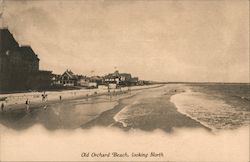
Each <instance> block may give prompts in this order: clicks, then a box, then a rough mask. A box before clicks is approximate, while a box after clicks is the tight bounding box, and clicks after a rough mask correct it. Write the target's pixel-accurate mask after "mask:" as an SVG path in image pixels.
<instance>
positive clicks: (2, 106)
mask: <svg viewBox="0 0 250 162" xmlns="http://www.w3.org/2000/svg"><path fill="white" fill-rule="evenodd" d="M1 110H2V112H3V110H4V104H3V103H2V104H1Z"/></svg>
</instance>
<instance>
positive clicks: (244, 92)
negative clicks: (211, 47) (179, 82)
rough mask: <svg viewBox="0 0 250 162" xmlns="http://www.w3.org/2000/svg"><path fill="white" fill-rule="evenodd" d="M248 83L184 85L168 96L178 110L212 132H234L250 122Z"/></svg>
mask: <svg viewBox="0 0 250 162" xmlns="http://www.w3.org/2000/svg"><path fill="white" fill-rule="evenodd" d="M249 92H250V91H249V84H200V85H187V86H186V87H185V92H184V93H179V94H176V95H173V96H172V97H171V101H172V102H173V103H174V104H175V106H176V107H177V109H178V111H179V112H181V113H183V114H186V115H187V116H189V117H191V118H193V119H195V120H197V121H199V122H200V123H202V124H203V125H205V126H208V127H210V128H212V129H213V130H220V129H236V128H239V127H241V126H248V125H249V121H250V112H249V105H250V95H249Z"/></svg>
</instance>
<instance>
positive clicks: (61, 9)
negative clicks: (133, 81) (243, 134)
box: [3, 0, 249, 82]
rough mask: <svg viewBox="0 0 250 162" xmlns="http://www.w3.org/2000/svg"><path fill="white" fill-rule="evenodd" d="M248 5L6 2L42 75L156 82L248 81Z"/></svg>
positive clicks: (11, 22)
mask: <svg viewBox="0 0 250 162" xmlns="http://www.w3.org/2000/svg"><path fill="white" fill-rule="evenodd" d="M248 3H249V1H248V0H218V1H217V0H201V1H198V0H178V1H171V0H165V1H164V0H159V1H158V0H148V1H147V0H138V1H135V0H91V1H90V0H89V1H88V0H85V1H84V0H75V1H69V0H64V1H63V0H60V1H59V0H58V1H57V0H53V1H49V0H45V1H42V0H41V1H40V0H36V1H31V0H30V1H29V0H26V1H14V0H11V1H7V0H6V1H5V3H4V6H5V7H4V16H3V17H4V25H5V26H8V27H9V29H10V30H11V32H12V33H13V34H14V36H15V38H16V39H17V40H18V41H19V43H20V44H23V45H27V44H29V45H31V46H32V48H33V49H34V51H35V52H36V53H37V54H38V55H39V58H40V59H41V61H40V68H41V69H46V70H53V72H54V73H62V72H63V71H64V70H66V69H71V70H72V71H73V72H75V73H79V74H84V75H90V71H91V70H94V71H95V72H94V74H95V75H101V74H106V73H109V72H113V71H114V67H115V66H116V67H118V69H119V71H121V72H131V73H132V74H134V75H135V76H139V77H140V78H141V79H150V80H158V81H216V82H248V81H249V26H248V25H249V17H248V16H249V4H248Z"/></svg>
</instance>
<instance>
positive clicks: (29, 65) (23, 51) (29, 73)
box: [0, 28, 51, 92]
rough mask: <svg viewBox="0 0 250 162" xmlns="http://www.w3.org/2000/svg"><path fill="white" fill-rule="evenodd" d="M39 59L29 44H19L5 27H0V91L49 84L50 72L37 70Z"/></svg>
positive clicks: (41, 86)
mask: <svg viewBox="0 0 250 162" xmlns="http://www.w3.org/2000/svg"><path fill="white" fill-rule="evenodd" d="M39 61H40V60H39V58H38V57H37V55H36V54H35V52H34V51H33V49H32V48H31V47H30V46H19V44H18V43H17V42H16V40H15V38H14V37H13V35H12V34H11V33H10V31H9V30H8V29H7V28H3V29H0V92H2V91H21V90H29V89H32V90H34V89H35V90H36V89H41V88H44V87H48V86H50V83H49V82H48V80H49V79H50V77H51V72H49V71H39ZM39 80H40V81H39Z"/></svg>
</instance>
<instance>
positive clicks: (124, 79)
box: [104, 71, 139, 86]
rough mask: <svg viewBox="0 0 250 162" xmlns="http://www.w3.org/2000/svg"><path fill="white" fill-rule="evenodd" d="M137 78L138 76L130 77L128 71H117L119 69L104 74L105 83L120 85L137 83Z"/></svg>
mask: <svg viewBox="0 0 250 162" xmlns="http://www.w3.org/2000/svg"><path fill="white" fill-rule="evenodd" d="M138 80H139V79H138V77H132V75H131V74H130V73H119V71H115V72H114V73H111V74H108V75H106V76H104V83H105V84H116V85H120V86H130V85H137V83H138Z"/></svg>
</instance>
